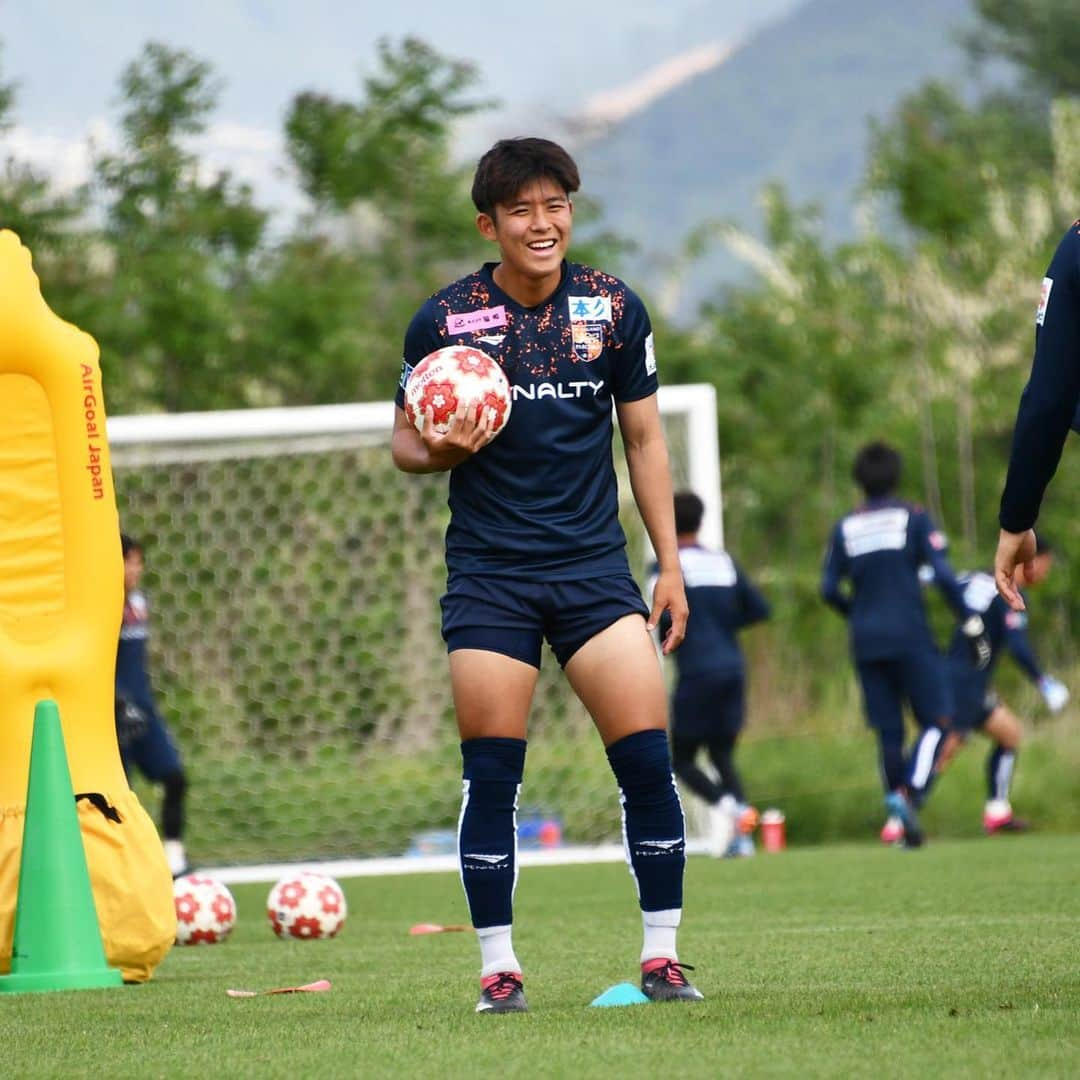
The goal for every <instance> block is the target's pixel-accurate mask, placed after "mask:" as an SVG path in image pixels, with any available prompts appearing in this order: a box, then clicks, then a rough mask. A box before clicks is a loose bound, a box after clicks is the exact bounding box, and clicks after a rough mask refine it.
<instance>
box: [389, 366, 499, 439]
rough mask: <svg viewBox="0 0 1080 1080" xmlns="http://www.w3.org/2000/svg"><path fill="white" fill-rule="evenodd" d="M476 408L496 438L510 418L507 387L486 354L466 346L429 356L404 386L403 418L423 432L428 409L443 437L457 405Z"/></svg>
mask: <svg viewBox="0 0 1080 1080" xmlns="http://www.w3.org/2000/svg"><path fill="white" fill-rule="evenodd" d="M461 402H464V403H465V406H466V408H468V407H469V406H470V405H475V406H476V408H477V410H478V412H477V419H478V420H479V418H480V417H481V416H483V415H486V416H487V421H488V425H489V426H490V428H491V430H492V431H493V432H494V433H495V434H496V435H497V434H498V433H499V432H500V431H502V429H503V428H504V427H505V426H506V422H507V420H509V419H510V404H511V397H510V384H509V383H508V382H507V381H506V376H505V375H504V374H503V370H502V368H501V367H499V365H498V364H497V363H496V362H495V361H494V360H492V358H491V357H490V356H488V354H487V353H485V352H482V351H481V350H480V349H474V348H472V347H471V346H469V345H448V346H446V347H445V348H443V349H436V350H435V351H434V352H433V353H428V355H427V356H425V357H424V359H423V360H421V361H420V363H419V364H417V365H416V367H414V368H413V370H412V374H411V375H410V376H409V381H408V382H407V383H406V384H405V415H406V416H407V417H408V418H409V422H410V423H411V424H413V425H414V426H415V428H416V430H417V431H422V430H423V427H424V423H425V413H426V411H427V410H428V409H430V410H431V414H432V415H431V422H432V426H433V427H434V429H435V431H437V432H438V433H439V434H440V435H445V434H446V432H447V431H448V430H449V429H450V420H451V418H452V417H453V415H454V413H455V412H456V411H457V408H458V405H459V404H460V403H461Z"/></svg>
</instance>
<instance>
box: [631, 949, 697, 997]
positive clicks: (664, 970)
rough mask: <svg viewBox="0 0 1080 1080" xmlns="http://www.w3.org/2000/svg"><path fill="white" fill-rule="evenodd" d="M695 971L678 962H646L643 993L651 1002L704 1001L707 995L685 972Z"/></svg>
mask: <svg viewBox="0 0 1080 1080" xmlns="http://www.w3.org/2000/svg"><path fill="white" fill-rule="evenodd" d="M684 970H686V971H693V970H694V969H693V968H692V967H691V966H690V965H689V964H680V963H679V962H678V960H666V959H663V958H660V959H657V960H646V961H645V963H644V964H642V965H641V992H642V993H643V994H644V995H645V996H646V997H647V998H648V999H649V1000H650V1001H704V1000H705V995H704V994H703V993H702V992H701V991H700V990H699V989H698V988H697V987H696V986H694V984H693V983H692V982H690V981H689V979H687V977H686V976H685V975H684V974H683V971H684Z"/></svg>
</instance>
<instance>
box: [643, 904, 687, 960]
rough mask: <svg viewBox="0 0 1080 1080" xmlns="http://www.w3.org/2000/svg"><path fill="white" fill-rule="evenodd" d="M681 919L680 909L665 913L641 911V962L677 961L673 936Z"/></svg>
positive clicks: (672, 909) (677, 956)
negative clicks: (642, 934)
mask: <svg viewBox="0 0 1080 1080" xmlns="http://www.w3.org/2000/svg"><path fill="white" fill-rule="evenodd" d="M681 918H682V909H681V908H670V909H669V910H667V911H643V912H642V913H641V921H642V922H643V923H644V929H645V933H644V937H643V938H642V942H641V962H642V963H643V964H644V963H646V962H647V961H649V960H660V959H664V960H678V959H679V955H678V953H677V952H676V951H675V934H676V931H677V929H678V926H679V920H680V919H681Z"/></svg>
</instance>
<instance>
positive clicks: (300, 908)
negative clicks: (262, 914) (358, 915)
mask: <svg viewBox="0 0 1080 1080" xmlns="http://www.w3.org/2000/svg"><path fill="white" fill-rule="evenodd" d="M266 914H267V915H268V916H269V918H270V925H271V926H272V927H273V928H274V933H275V934H277V936H278V937H279V938H289V937H294V938H301V939H305V940H307V939H311V938H331V937H333V936H334V935H335V934H336V933H337V932H338V931H339V930H340V929H341V927H342V926H343V925H344V923H345V915H346V908H345V894H344V893H343V892H342V891H341V886H340V885H339V884H338V883H337V882H336V881H335V880H334V879H333V878H332V877H327V876H326V875H325V874H313V873H309V872H308V871H302V872H300V873H296V874H289V875H287V876H286V877H283V878H282V879H281V880H280V881H279V882H278V883H277V884H276V885H275V886H274V887H273V888H272V889H271V890H270V895H269V897H268V898H267V900H266Z"/></svg>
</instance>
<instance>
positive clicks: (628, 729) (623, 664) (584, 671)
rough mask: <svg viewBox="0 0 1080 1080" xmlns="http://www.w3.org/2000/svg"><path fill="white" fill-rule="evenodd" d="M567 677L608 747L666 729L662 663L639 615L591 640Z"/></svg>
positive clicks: (572, 660)
mask: <svg viewBox="0 0 1080 1080" xmlns="http://www.w3.org/2000/svg"><path fill="white" fill-rule="evenodd" d="M566 677H567V679H569V680H570V685H571V686H572V687H573V688H574V693H576V694H577V696H578V697H579V698H580V699H581V703H582V704H583V705H584V706H585V708H586V709H588V711H589V715H590V716H591V717H592V718H593V723H594V724H596V729H597V731H599V732H600V738H601V739H603V741H604V745H605V746H610V745H611V744H612V743H614V742H617V741H618V740H619V739H622V738H625V737H626V736H627V735H633V734H634V732H636V731H648V730H650V729H653V728H659V729H660V730H665V729H666V728H667V694H666V691H665V689H664V679H663V675H662V673H661V670H660V659H659V657H658V656H657V655H656V646H655V645H654V644H653V640H652V638H651V637H650V636H649V632H648V631H647V630H646V629H645V620H644V619H643V618H642V617H641V616H640V615H624V616H623V617H622V618H621V619H619V620H617V621H616V622H614V623H612V624H611V626H609V627H607V629H605V630H601V631H600V633H599V634H597V635H596V636H595V637H593V638H590V639H589V640H588V641H587V642H586V643H585V644H584V645H582V646H581V648H580V649H578V651H577V652H576V653H574V655H573V656H572V657H571V658H570V660H569V661H568V662H567V665H566Z"/></svg>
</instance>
